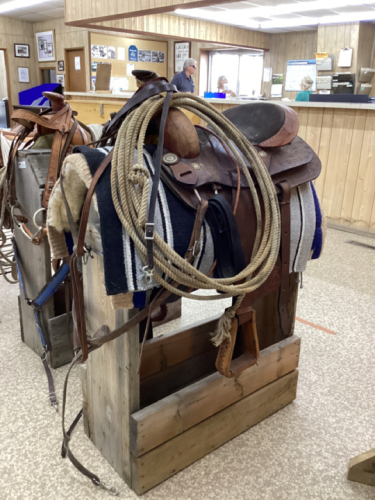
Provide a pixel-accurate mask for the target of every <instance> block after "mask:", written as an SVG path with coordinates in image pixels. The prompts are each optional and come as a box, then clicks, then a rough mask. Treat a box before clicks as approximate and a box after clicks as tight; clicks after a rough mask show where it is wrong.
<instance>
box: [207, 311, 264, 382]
mask: <svg viewBox="0 0 375 500" xmlns="http://www.w3.org/2000/svg"><path fill="white" fill-rule="evenodd" d="M239 329H241V330H242V334H243V339H244V342H245V352H244V353H243V354H241V355H240V356H239V357H238V358H236V359H234V360H233V359H232V358H233V351H234V346H235V343H236V338H237V333H238V330H239ZM258 357H259V343H258V334H257V328H256V314H255V311H254V309H253V308H252V307H251V306H250V307H245V308H239V309H238V311H237V312H236V316H235V317H234V318H233V320H232V324H231V328H230V340H229V339H225V340H224V341H223V342H222V343H221V344H220V346H219V351H218V354H217V358H216V362H215V366H216V369H217V370H218V372H219V373H220V374H221V375H224V376H225V377H229V378H232V377H236V376H237V375H239V374H240V373H241V372H243V371H244V370H246V369H247V368H250V367H251V366H253V365H254V364H255V363H256V362H257V359H258Z"/></svg>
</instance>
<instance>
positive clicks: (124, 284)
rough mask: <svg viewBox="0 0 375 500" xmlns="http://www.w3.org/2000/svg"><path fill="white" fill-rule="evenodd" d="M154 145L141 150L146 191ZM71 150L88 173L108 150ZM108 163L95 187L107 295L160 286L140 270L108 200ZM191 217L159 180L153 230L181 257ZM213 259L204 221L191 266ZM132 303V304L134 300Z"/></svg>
mask: <svg viewBox="0 0 375 500" xmlns="http://www.w3.org/2000/svg"><path fill="white" fill-rule="evenodd" d="M154 150H155V147H154V146H152V147H147V148H145V149H144V152H143V163H144V165H145V166H146V167H147V168H148V170H149V172H150V184H151V186H150V195H151V187H152V179H153V176H154V167H153V163H152V154H153V152H154ZM74 153H81V154H83V155H84V156H85V158H86V161H87V164H88V166H89V169H90V172H91V175H94V174H95V172H96V170H97V168H98V167H99V165H100V164H101V162H102V161H103V159H104V158H105V156H106V155H107V154H108V151H107V148H106V149H103V148H100V149H92V148H89V147H87V146H82V147H76V148H74ZM110 168H111V167H110V166H108V167H107V169H106V170H105V172H104V174H103V175H102V177H101V178H100V180H99V182H98V184H97V187H96V191H95V192H96V196H97V200H98V211H99V219H100V234H101V239H102V247H103V262H104V281H105V287H106V291H107V294H108V295H117V294H121V293H127V292H137V291H143V292H144V291H146V290H149V289H152V288H154V287H155V286H160V285H159V283H158V282H157V281H156V280H154V279H152V280H151V282H149V281H147V279H146V276H145V274H144V272H143V270H142V268H143V267H144V265H145V264H144V263H143V262H142V260H141V258H140V256H139V254H138V252H137V250H136V247H135V245H134V243H133V241H132V240H131V239H130V237H129V235H128V234H127V232H126V231H125V228H124V227H123V226H122V224H121V221H120V219H119V218H118V216H117V213H116V210H115V207H114V205H113V203H112V195H111V185H110ZM194 221H195V212H194V210H192V209H190V208H189V207H187V206H186V205H185V204H183V203H182V202H181V201H180V200H179V199H178V198H176V196H175V195H174V194H173V193H172V192H171V191H170V190H169V189H168V187H167V186H165V185H164V184H163V183H162V182H160V187H159V192H158V198H157V205H156V213H155V231H156V232H157V233H158V234H159V236H160V237H161V238H163V240H164V241H165V242H166V243H167V244H168V245H169V246H170V247H171V248H173V249H174V251H175V252H177V253H178V254H179V255H180V256H181V257H183V256H184V255H185V253H186V250H187V248H188V245H189V242H190V238H191V233H192V231H193V226H194ZM213 262H214V249H213V240H212V236H211V231H210V227H209V225H208V224H207V223H206V222H204V223H203V226H202V231H201V250H200V253H199V255H198V256H197V257H196V259H195V261H194V263H193V264H194V266H195V267H197V268H198V269H199V270H200V271H202V272H203V273H207V272H208V271H209V269H210V268H211V266H212V264H213ZM135 295H137V294H135ZM133 300H134V302H140V304H139V303H138V307H140V306H141V304H142V302H144V297H143V296H142V294H140V295H139V296H138V300H137V297H136V296H134V297H133ZM134 305H135V307H137V306H136V304H134Z"/></svg>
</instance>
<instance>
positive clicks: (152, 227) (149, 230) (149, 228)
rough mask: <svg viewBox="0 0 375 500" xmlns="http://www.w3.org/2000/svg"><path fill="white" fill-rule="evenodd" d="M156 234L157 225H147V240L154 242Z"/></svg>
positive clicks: (148, 223)
mask: <svg viewBox="0 0 375 500" xmlns="http://www.w3.org/2000/svg"><path fill="white" fill-rule="evenodd" d="M154 232H155V224H154V223H153V222H147V223H146V229H145V240H153V239H154Z"/></svg>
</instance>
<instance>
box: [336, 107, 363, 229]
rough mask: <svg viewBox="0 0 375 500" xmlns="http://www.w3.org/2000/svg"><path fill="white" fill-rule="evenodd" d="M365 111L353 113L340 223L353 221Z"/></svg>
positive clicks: (344, 223)
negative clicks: (351, 135) (353, 118)
mask: <svg viewBox="0 0 375 500" xmlns="http://www.w3.org/2000/svg"><path fill="white" fill-rule="evenodd" d="M367 113H368V111H367V110H365V109H357V110H356V113H355V120H354V126H353V137H352V143H351V148H350V155H349V161H348V170H347V175H346V182H345V185H344V194H343V200H342V207H341V214H340V220H339V222H340V224H342V225H350V224H351V223H352V222H354V221H353V217H352V215H353V214H352V212H353V203H354V196H355V189H356V184H357V179H358V169H359V163H360V159H361V152H362V145H363V138H364V135H365V125H366V117H367Z"/></svg>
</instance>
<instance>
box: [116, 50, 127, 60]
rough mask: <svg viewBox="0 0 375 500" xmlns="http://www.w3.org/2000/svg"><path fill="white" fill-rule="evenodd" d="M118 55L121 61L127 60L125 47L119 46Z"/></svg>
mask: <svg viewBox="0 0 375 500" xmlns="http://www.w3.org/2000/svg"><path fill="white" fill-rule="evenodd" d="M117 57H118V60H119V61H125V47H117Z"/></svg>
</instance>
